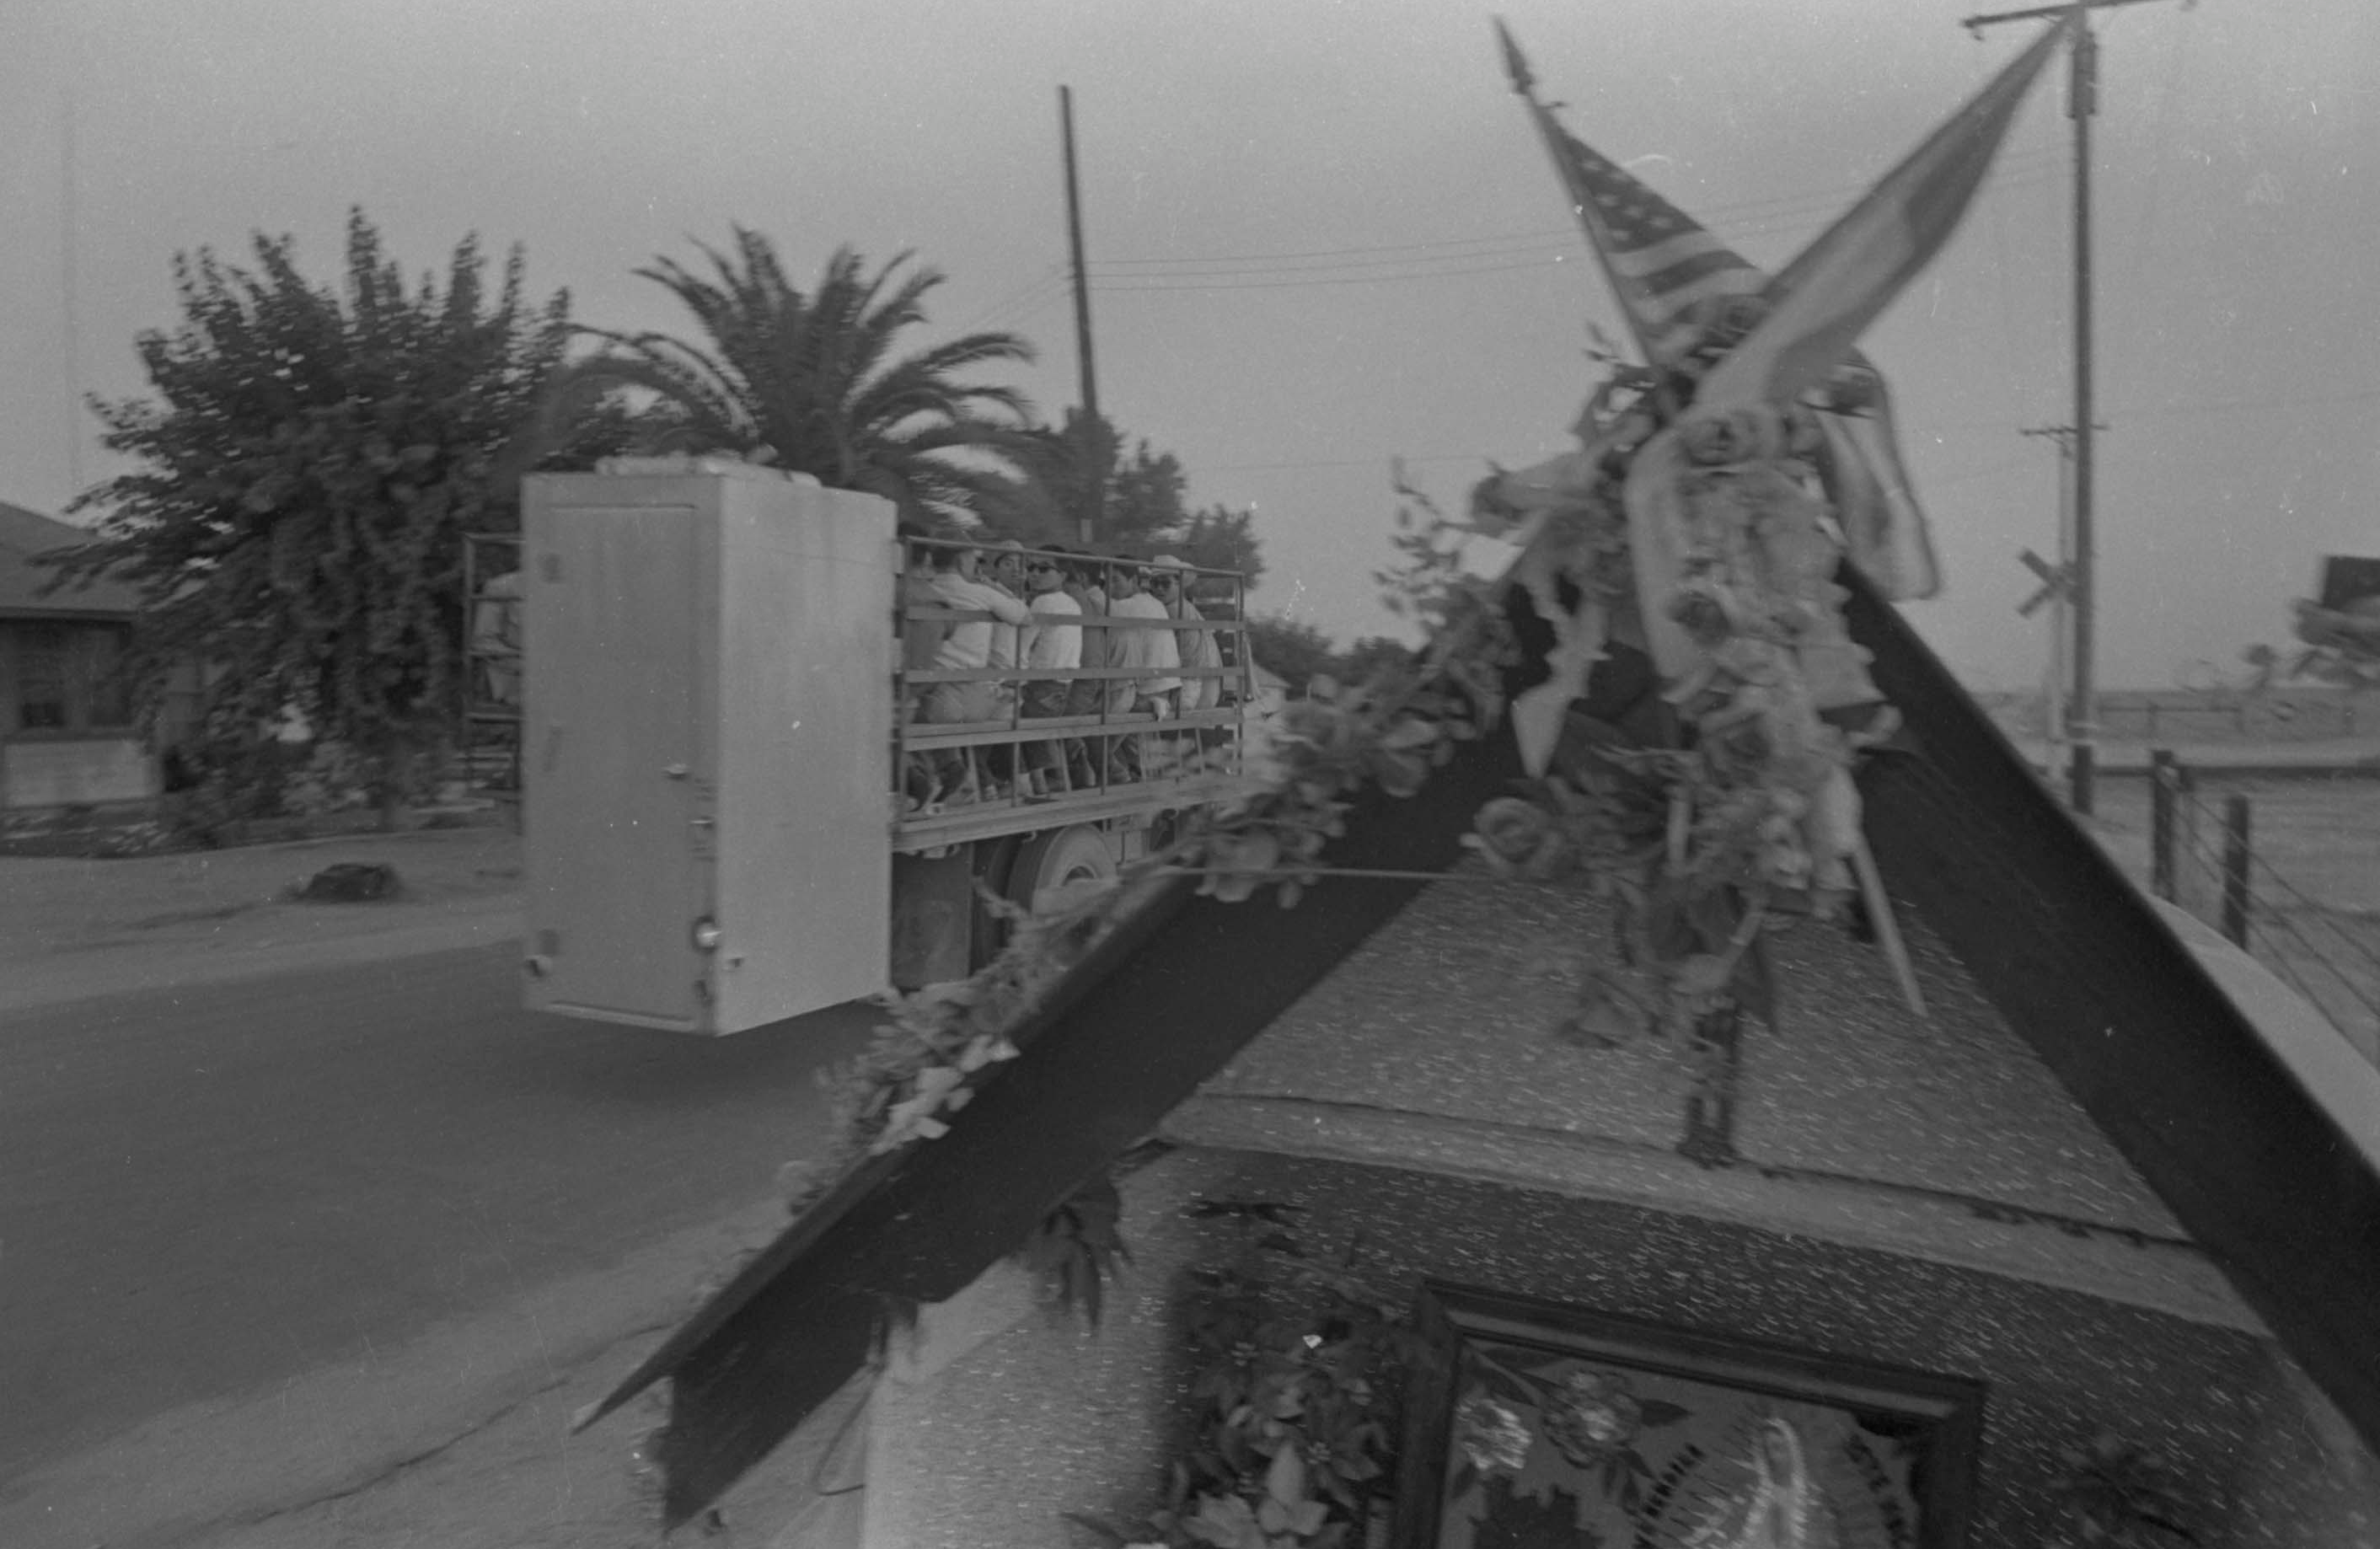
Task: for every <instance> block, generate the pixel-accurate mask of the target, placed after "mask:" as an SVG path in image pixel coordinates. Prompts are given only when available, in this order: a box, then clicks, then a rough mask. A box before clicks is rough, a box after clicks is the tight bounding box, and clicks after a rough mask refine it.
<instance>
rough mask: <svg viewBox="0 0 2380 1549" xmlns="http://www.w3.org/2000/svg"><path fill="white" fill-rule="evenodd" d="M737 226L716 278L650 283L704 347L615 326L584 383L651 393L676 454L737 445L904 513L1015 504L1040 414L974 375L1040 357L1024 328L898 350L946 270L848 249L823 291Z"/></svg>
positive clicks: (671, 277)
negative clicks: (870, 267)
mask: <svg viewBox="0 0 2380 1549" xmlns="http://www.w3.org/2000/svg"><path fill="white" fill-rule="evenodd" d="M734 229H735V253H734V254H733V255H729V254H722V253H720V252H718V251H715V250H714V249H712V248H709V247H707V246H703V245H702V244H697V246H698V247H701V248H702V254H703V256H704V257H705V258H707V259H709V260H710V266H711V268H712V270H714V271H715V272H716V273H715V276H705V275H703V274H698V273H696V272H692V271H689V270H688V269H686V267H685V266H683V265H681V264H679V263H678V262H676V261H675V260H672V259H667V258H662V259H657V260H655V261H654V263H653V266H652V267H650V268H649V269H639V270H637V274H638V275H639V276H641V277H642V278H645V279H649V280H652V281H655V282H656V283H658V284H663V285H666V286H668V287H669V289H670V291H671V292H672V293H673V294H674V295H675V296H677V298H678V299H679V300H680V301H683V302H685V303H686V309H687V310H688V311H690V312H692V313H693V314H694V318H695V321H696V322H697V323H698V325H699V326H700V328H701V330H702V333H703V335H704V338H705V342H706V345H707V346H708V347H705V345H694V344H689V343H687V342H686V341H685V340H682V339H677V338H674V337H672V336H670V335H668V334H665V333H638V334H633V335H631V334H621V333H603V334H602V335H601V336H602V337H604V338H606V339H608V340H610V341H611V343H612V345H613V348H612V349H611V350H609V351H607V352H606V353H605V354H603V355H601V356H598V357H594V358H592V359H589V360H588V361H585V362H583V363H582V364H581V365H580V366H579V367H578V369H577V373H575V374H576V375H577V376H578V377H579V378H580V379H581V382H582V384H583V385H596V384H602V385H616V384H622V383H625V384H627V385H631V386H637V387H643V388H647V389H650V391H652V392H653V393H657V394H658V395H659V397H660V400H661V401H660V403H659V404H657V405H655V407H656V411H657V414H658V417H659V418H660V419H661V421H662V423H663V424H664V425H665V426H666V427H667V435H666V439H667V442H668V444H669V445H670V446H671V447H672V448H674V449H675V450H680V451H689V452H709V451H724V452H733V453H735V454H738V455H741V456H745V457H748V458H750V459H752V460H753V461H756V462H765V463H769V464H771V465H772V466H777V467H781V468H785V469H787V470H789V471H792V472H795V473H807V474H809V475H812V476H813V477H815V478H817V479H818V480H819V481H820V483H823V484H828V485H832V486H834V487H836V488H839V489H846V490H868V491H871V492H873V493H875V494H880V495H882V496H884V497H885V498H887V499H889V500H891V501H892V502H894V503H895V504H896V505H898V506H899V507H900V508H901V511H902V514H904V515H913V516H917V515H921V516H925V517H928V518H933V517H953V516H960V517H964V516H968V515H971V514H974V513H975V512H976V511H977V508H978V506H982V505H990V506H1001V505H1003V504H1004V503H1006V502H1012V501H1014V498H1015V497H1016V495H1017V493H1018V491H1019V490H1020V489H1022V488H1023V487H1024V486H1025V485H1026V483H1027V482H1028V480H1029V477H1030V476H1029V475H1028V474H1027V473H1026V468H1028V467H1029V466H1031V464H1032V462H1033V460H1034V458H1035V455H1036V453H1037V450H1038V449H1037V448H1036V446H1035V445H1034V444H1033V442H1032V441H1031V440H1030V439H1029V438H1028V437H1027V436H1026V428H1027V427H1028V426H1029V424H1030V423H1031V418H1030V417H1031V407H1030V405H1028V404H1027V403H1026V399H1025V397H1024V395H1023V394H1022V393H1018V392H1017V391H1016V390H1015V389H1014V388H1011V387H1002V386H986V385H979V384H976V383H971V382H962V381H957V380H955V378H956V374H957V373H959V372H961V371H964V370H965V369H968V368H970V367H975V366H980V365H984V364H987V363H989V362H992V361H1002V360H1015V361H1030V360H1031V359H1032V358H1033V346H1032V345H1030V344H1029V343H1027V342H1026V340H1025V339H1023V338H1022V337H1020V336H1018V335H1016V334H1014V333H968V334H965V335H963V336H961V337H959V338H956V339H952V340H950V341H948V342H946V343H943V344H940V345H933V346H932V347H930V348H928V349H924V350H920V351H917V353H914V354H909V355H903V356H898V357H895V355H894V354H893V350H894V345H895V342H896V340H897V338H898V336H899V335H900V334H901V333H902V332H903V331H904V330H905V329H908V328H911V327H913V326H916V325H917V324H921V323H923V322H924V321H926V312H925V307H924V305H923V303H924V299H925V296H926V295H927V293H928V292H929V291H931V290H932V289H933V288H934V287H935V286H937V285H939V284H941V283H942V280H943V276H942V274H941V272H940V271H939V270H935V269H930V268H926V269H917V270H915V271H913V272H910V273H908V274H906V275H900V276H897V277H896V272H897V271H899V270H900V269H901V268H902V266H903V265H905V264H906V263H907V262H908V261H909V260H910V258H911V257H912V255H911V254H909V253H906V252H904V253H902V254H900V255H898V256H897V257H895V258H894V259H893V260H892V261H891V262H890V263H887V264H886V265H885V266H884V267H883V268H881V269H880V270H878V271H877V272H876V273H875V274H874V275H873V276H872V277H871V276H869V275H868V273H867V272H866V265H865V262H864V260H862V259H861V257H860V255H859V254H858V253H857V252H856V251H854V250H853V249H852V248H849V247H843V248H836V249H835V252H834V256H833V257H832V258H830V259H829V260H827V265H826V272H825V273H824V274H823V275H822V276H821V277H820V281H819V284H818V288H817V290H816V291H815V292H814V293H812V294H810V295H808V296H805V295H803V294H802V292H801V291H800V290H799V289H798V288H796V287H795V285H794V284H792V283H791V282H789V281H788V280H787V279H786V278H785V273H784V270H783V267H782V266H781V265H780V264H779V263H778V261H777V254H776V250H775V248H773V247H772V246H771V243H770V241H769V238H768V237H767V236H763V235H761V234H760V233H759V232H756V231H749V230H747V229H745V228H744V227H742V226H737V227H735V228H734Z"/></svg>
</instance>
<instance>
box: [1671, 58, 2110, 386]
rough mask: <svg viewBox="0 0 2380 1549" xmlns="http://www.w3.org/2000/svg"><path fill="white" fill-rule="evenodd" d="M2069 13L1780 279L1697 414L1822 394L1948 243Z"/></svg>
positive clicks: (1709, 380) (1718, 370)
mask: <svg viewBox="0 0 2380 1549" xmlns="http://www.w3.org/2000/svg"><path fill="white" fill-rule="evenodd" d="M2078 14H2079V13H2077V12H2069V13H2068V14H2067V15H2066V16H2064V17H2062V18H2059V19H2058V22H2057V23H2056V24H2055V25H2054V26H2051V27H2048V28H2046V29H2044V30H2043V31H2042V34H2041V36H2040V37H2038V38H2036V39H2034V42H2033V43H2032V45H2031V46H2030V47H2028V48H2026V49H2025V51H2024V52H2023V53H2022V54H2019V55H2018V56H2017V57H2016V59H2015V60H2014V61H2012V62H2011V63H2010V65H2009V67H2008V68H2006V69H2004V70H2002V71H2001V72H2000V73H1999V75H1998V77H1997V78H1995V79H1993V81H1992V82H1991V84H1990V85H1988V86H1986V87H1985V88H1984V89H1983V91H1979V92H1977V93H1976V94H1975V97H1974V99H1973V101H1972V102H1970V103H1967V105H1966V106H1965V107H1963V108H1961V109H1960V110H1959V112H1958V113H1957V114H1956V115H1953V116H1952V117H1951V118H1950V120H1949V122H1948V123H1946V124H1944V125H1943V126H1942V127H1940V128H1938V129H1937V130H1935V131H1934V133H1933V134H1931V135H1929V136H1927V137H1926V139H1925V143H1924V144H1922V145H1920V146H1919V147H1918V148H1917V149H1916V150H1915V151H1913V152H1912V153H1911V154H1910V156H1909V158H1908V160H1906V161H1904V162H1902V163H1900V165H1899V166H1897V167H1895V168H1893V169H1892V171H1890V172H1889V173H1888V174H1886V175H1885V177H1884V180H1883V181H1882V182H1880V183H1878V184H1877V185H1876V187H1875V188H1872V189H1870V190H1869V191H1868V194H1867V196H1866V197H1865V198H1864V199H1862V200H1860V201H1859V203H1857V204H1855V205H1853V206H1852V209H1851V212H1850V213H1848V214H1846V215H1844V216H1843V218H1842V219H1841V220H1840V221H1837V222H1836V223H1835V224H1833V225H1831V226H1829V227H1828V228H1827V230H1826V232H1825V233H1824V234H1823V235H1821V236H1819V237H1818V239H1817V240H1816V241H1815V242H1813V243H1811V244H1810V246H1809V247H1808V248H1805V249H1803V252H1802V254H1801V256H1800V257H1798V258H1796V259H1795V260H1793V261H1792V262H1791V264H1789V265H1788V266H1787V267H1786V270H1785V272H1784V273H1783V274H1781V275H1779V276H1778V281H1777V284H1776V285H1775V286H1774V287H1773V289H1772V290H1771V291H1770V293H1769V294H1768V296H1767V299H1768V301H1769V303H1770V305H1769V308H1768V312H1767V316H1766V317H1764V318H1763V319H1762V320H1761V321H1760V322H1759V323H1758V325H1757V326H1755V328H1753V330H1752V331H1751V332H1750V333H1747V334H1746V335H1745V336H1744V337H1743V339H1742V340H1741V341H1740V342H1738V343H1737V345H1735V347H1734V348H1733V349H1731V350H1730V351H1729V352H1728V353H1727V355H1726V357H1724V358H1722V359H1721V360H1720V361H1719V363H1718V365H1717V366H1716V367H1714V368H1712V369H1711V373H1710V375H1708V376H1707V377H1705V378H1704V379H1703V381H1702V385H1701V387H1700V388H1699V389H1698V390H1697V391H1696V393H1695V394H1694V403H1695V405H1696V407H1698V408H1706V409H1714V410H1727V409H1731V408H1741V407H1745V406H1748V405H1754V404H1760V403H1771V404H1783V403H1790V402H1791V401H1792V400H1793V399H1795V398H1797V397H1799V396H1801V394H1802V393H1803V392H1805V391H1807V390H1808V389H1810V388H1812V387H1815V386H1816V385H1818V384H1819V383H1820V382H1822V381H1826V379H1827V378H1828V376H1829V375H1830V374H1831V373H1832V372H1833V371H1834V369H1835V368H1836V367H1837V366H1839V365H1840V364H1841V362H1842V361H1843V360H1844V359H1845V358H1847V357H1849V355H1850V353H1851V348H1852V342H1853V341H1854V340H1856V339H1857V338H1858V337H1859V335H1860V333H1861V331H1862V330H1864V328H1866V327H1867V325H1868V324H1869V323H1870V322H1872V321H1875V319H1876V314H1877V313H1878V312H1881V311H1883V310H1884V309H1885V308H1886V307H1887V306H1888V305H1890V304H1891V301H1892V298H1893V297H1894V296H1898V295H1900V291H1901V288H1902V287H1903V286H1905V285H1906V284H1908V283H1909V282H1910V280H1912V279H1913V278H1914V277H1915V276H1916V274H1917V272H1918V271H1920V270H1922V269H1924V268H1925V265H1926V264H1927V263H1929V262H1931V261H1932V260H1933V258H1934V255H1935V254H1936V253H1937V252H1939V251H1941V249H1942V245H1943V244H1944V243H1945V242H1947V241H1949V237H1950V233H1951V231H1952V230H1953V229H1955V228H1956V227H1957V225H1958V224H1959V219H1960V217H1961V216H1962V215H1964V214H1965V213H1966V212H1967V205H1968V203H1969V201H1970V200H1973V197H1974V192H1975V189H1976V188H1977V187H1978V186H1979V185H1980V184H1981V183H1982V182H1983V180H1984V174H1985V171H1986V170H1988V169H1989V168H1990V166H1991V163H1992V157H1993V155H1994V154H1995V153H1997V152H1998V150H1999V146H2000V141H2001V139H2004V138H2005V137H2006V136H2007V134H2008V127H2009V124H2010V121H2011V120H2013V119H2014V118H2015V116H2016V110H2017V107H2018V105H2019V104H2020V103H2022V102H2023V101H2024V93H2025V89H2026V88H2027V87H2029V86H2031V85H2032V84H2033V78H2034V76H2036V75H2038V74H2039V73H2040V71H2041V67H2042V66H2043V65H2045V64H2046V63H2047V62H2048V60H2049V55H2050V54H2051V52H2052V51H2053V50H2055V49H2056V48H2057V47H2058V44H2059V43H2061V42H2064V41H2065V40H2066V38H2067V36H2068V34H2069V32H2070V30H2072V29H2073V27H2074V24H2075V18H2076V16H2077V15H2078Z"/></svg>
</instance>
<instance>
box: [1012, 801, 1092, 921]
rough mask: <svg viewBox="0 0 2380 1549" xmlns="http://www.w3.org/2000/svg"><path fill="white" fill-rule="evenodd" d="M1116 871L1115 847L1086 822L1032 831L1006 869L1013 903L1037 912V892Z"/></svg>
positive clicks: (1041, 892) (1042, 892)
mask: <svg viewBox="0 0 2380 1549" xmlns="http://www.w3.org/2000/svg"><path fill="white" fill-rule="evenodd" d="M1115 874H1116V862H1115V851H1114V849H1113V847H1112V841H1110V839H1109V838H1108V836H1107V834H1106V833H1105V832H1103V831H1102V830H1100V829H1097V828H1095V827H1093V826H1092V825H1090V824H1088V823H1077V824H1075V826H1074V827H1073V828H1070V829H1050V831H1049V832H1047V833H1038V834H1035V835H1034V836H1033V837H1032V838H1031V839H1028V840H1026V841H1025V846H1024V848H1023V849H1021V850H1019V851H1017V853H1016V862H1015V864H1014V865H1012V866H1010V867H1009V870H1008V887H1007V889H1006V891H1007V895H1008V898H1009V901H1010V902H1013V903H1016V904H1019V905H1021V906H1022V907H1024V908H1025V909H1026V910H1029V911H1034V912H1036V913H1038V911H1039V908H1040V902H1039V900H1040V898H1041V896H1042V895H1043V894H1044V893H1046V892H1048V891H1049V890H1050V889H1052V888H1060V887H1063V886H1065V885H1066V884H1067V883H1069V882H1083V881H1093V880H1096V881H1106V880H1107V879H1109V878H1110V877H1113V876H1115Z"/></svg>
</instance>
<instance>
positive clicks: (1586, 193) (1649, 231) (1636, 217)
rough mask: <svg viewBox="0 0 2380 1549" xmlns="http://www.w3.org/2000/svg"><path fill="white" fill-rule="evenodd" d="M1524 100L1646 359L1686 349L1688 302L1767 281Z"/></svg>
mask: <svg viewBox="0 0 2380 1549" xmlns="http://www.w3.org/2000/svg"><path fill="white" fill-rule="evenodd" d="M1530 106H1531V107H1533V108H1535V109H1536V115H1537V119H1538V127H1539V128H1540V129H1541V130H1542V131H1543V132H1544V134H1545V137H1546V144H1547V146H1548V149H1550V150H1551V151H1553V156H1554V161H1555V163H1556V164H1557V165H1559V166H1560V168H1561V174H1562V181H1563V182H1564V183H1565V184H1567V185H1568V186H1569V188H1570V197H1571V205H1572V208H1573V210H1575V211H1576V212H1577V214H1578V218H1579V223H1580V224H1582V225H1584V226H1585V228H1586V235H1587V240H1588V241H1589V242H1591V243H1593V244H1594V246H1595V251H1596V255H1597V257H1598V258H1599V259H1601V260H1603V270H1604V273H1605V275H1606V276H1607V277H1609V280H1610V282H1611V290H1612V294H1613V295H1615V296H1618V297H1619V298H1620V305H1621V309H1622V310H1623V311H1625V312H1626V313H1627V314H1628V323H1629V326H1630V328H1631V329H1633V331H1634V333H1635V334H1636V342H1637V344H1638V345H1641V346H1642V347H1643V348H1644V351H1645V359H1646V360H1648V361H1650V362H1651V363H1652V364H1654V365H1656V366H1668V365H1670V364H1672V363H1674V362H1675V361H1676V360H1677V359H1678V358H1679V357H1681V356H1682V355H1683V354H1684V353H1685V352H1686V350H1687V348H1688V347H1689V346H1690V345H1692V344H1693V343H1694V335H1695V333H1696V332H1697V329H1696V326H1695V324H1694V322H1693V321H1690V319H1691V318H1692V316H1693V311H1692V309H1693V308H1694V306H1695V304H1696V303H1698V302H1703V301H1707V300H1710V299H1711V298H1712V297H1714V296H1757V295H1759V294H1760V293H1761V292H1762V291H1763V290H1764V289H1766V288H1767V284H1768V276H1767V275H1766V274H1764V273H1762V272H1760V271H1759V270H1757V269H1755V268H1754V267H1753V266H1752V265H1751V264H1749V263H1747V262H1745V261H1744V260H1743V259H1742V258H1740V257H1739V256H1737V254H1736V252H1735V250H1734V249H1733V248H1730V247H1728V245H1727V244H1726V243H1724V242H1721V241H1720V240H1719V239H1718V237H1716V236H1712V235H1711V234H1710V233H1709V232H1707V231H1706V230H1704V229H1703V228H1702V226H1701V225H1700V224H1697V223H1696V222H1695V221H1694V218H1693V217H1692V216H1690V215H1688V214H1686V213H1685V212H1683V211H1682V210H1680V209H1679V208H1678V207H1677V206H1676V205H1674V204H1671V203H1670V201H1669V200H1665V199H1663V198H1662V197H1661V196H1660V195H1658V194H1657V193H1655V192H1654V191H1653V190H1652V189H1650V188H1646V187H1645V185H1644V184H1643V183H1642V182H1640V181H1638V180H1637V178H1636V177H1635V176H1634V175H1633V174H1631V173H1630V172H1628V171H1627V170H1626V169H1625V168H1623V167H1621V166H1618V165H1615V164H1614V163H1611V162H1609V161H1606V160H1605V159H1604V158H1603V157H1602V156H1600V155H1598V154H1597V153H1596V152H1595V151H1593V150H1591V149H1590V148H1589V147H1587V146H1586V145H1585V144H1584V143H1583V142H1581V141H1580V140H1579V139H1577V138H1576V137H1574V136H1573V135H1572V134H1571V133H1570V132H1569V131H1568V130H1567V129H1564V128H1563V127H1561V125H1560V124H1559V123H1557V122H1556V121H1555V119H1554V115H1553V113H1552V111H1551V110H1550V109H1548V108H1545V107H1541V106H1538V105H1537V104H1536V103H1531V104H1530Z"/></svg>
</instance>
